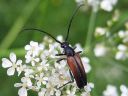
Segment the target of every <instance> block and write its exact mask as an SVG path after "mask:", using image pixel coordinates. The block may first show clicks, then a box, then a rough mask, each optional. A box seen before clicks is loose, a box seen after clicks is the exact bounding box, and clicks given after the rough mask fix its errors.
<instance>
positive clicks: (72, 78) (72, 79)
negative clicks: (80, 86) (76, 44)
mask: <svg viewBox="0 0 128 96" xmlns="http://www.w3.org/2000/svg"><path fill="white" fill-rule="evenodd" d="M69 74H70V77H71V80H70V81H68V82H67V83H65V84H64V85H62V86H60V87H59V88H57V89H61V88H62V87H64V86H66V85H67V84H69V83H73V82H74V77H73V75H72V72H71V70H69Z"/></svg>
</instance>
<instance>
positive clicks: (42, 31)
mask: <svg viewBox="0 0 128 96" xmlns="http://www.w3.org/2000/svg"><path fill="white" fill-rule="evenodd" d="M25 30H29V31H32V30H35V31H37V32H41V33H45V34H47V35H48V36H49V37H51V38H52V39H54V40H55V41H56V42H58V43H60V44H62V43H61V42H60V41H58V40H57V39H56V38H55V37H53V36H52V35H51V34H50V33H48V32H46V31H44V30H41V29H37V28H27V29H23V30H22V31H25Z"/></svg>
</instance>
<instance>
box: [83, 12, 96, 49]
mask: <svg viewBox="0 0 128 96" xmlns="http://www.w3.org/2000/svg"><path fill="white" fill-rule="evenodd" d="M96 13H97V12H95V11H92V13H91V17H90V20H89V28H88V33H87V37H86V38H87V39H86V42H85V47H84V48H85V50H87V51H88V50H89V49H90V46H91V42H92V37H93V32H94V27H95V21H96Z"/></svg>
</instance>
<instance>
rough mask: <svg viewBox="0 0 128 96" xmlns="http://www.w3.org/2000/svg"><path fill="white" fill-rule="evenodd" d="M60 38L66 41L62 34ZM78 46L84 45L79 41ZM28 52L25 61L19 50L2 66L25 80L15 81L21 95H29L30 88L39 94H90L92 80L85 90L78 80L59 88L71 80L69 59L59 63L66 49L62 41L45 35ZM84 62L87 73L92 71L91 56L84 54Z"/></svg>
mask: <svg viewBox="0 0 128 96" xmlns="http://www.w3.org/2000/svg"><path fill="white" fill-rule="evenodd" d="M57 39H58V40H59V41H63V38H62V36H58V37H57ZM76 47H77V48H76V51H77V50H79V51H82V50H83V49H82V47H81V46H80V44H76ZM25 51H26V54H25V58H24V59H23V60H21V59H19V58H17V57H16V54H15V53H10V56H9V59H7V58H3V59H2V67H3V68H6V69H7V75H8V76H12V75H14V74H17V76H19V77H20V78H21V81H19V82H21V83H15V84H14V86H15V87H18V88H19V91H18V95H19V96H27V93H28V92H27V91H28V90H32V91H35V92H37V93H38V96H53V95H54V96H76V95H77V94H79V95H81V96H90V91H91V89H92V88H93V87H94V84H93V83H88V84H87V86H85V87H84V89H83V90H81V92H80V91H79V89H78V88H77V86H76V83H75V82H74V83H70V84H68V85H66V86H64V87H62V88H60V89H59V87H61V86H63V85H64V84H66V83H67V82H69V81H70V80H71V77H70V74H69V68H68V65H67V62H66V61H61V62H60V63H57V62H56V60H57V58H58V57H57V56H55V54H57V53H60V52H62V49H61V48H60V46H59V44H58V43H56V42H53V41H52V39H50V38H48V37H44V39H43V42H42V43H38V42H34V41H30V44H28V45H26V46H25ZM82 61H83V65H84V68H85V71H86V73H88V72H90V70H91V66H90V64H89V58H87V57H82Z"/></svg>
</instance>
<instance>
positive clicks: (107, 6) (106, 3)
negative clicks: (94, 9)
mask: <svg viewBox="0 0 128 96" xmlns="http://www.w3.org/2000/svg"><path fill="white" fill-rule="evenodd" d="M100 7H101V9H103V10H105V11H108V12H110V11H112V9H113V8H112V4H111V3H110V1H108V0H103V1H102V2H101V4H100Z"/></svg>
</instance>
